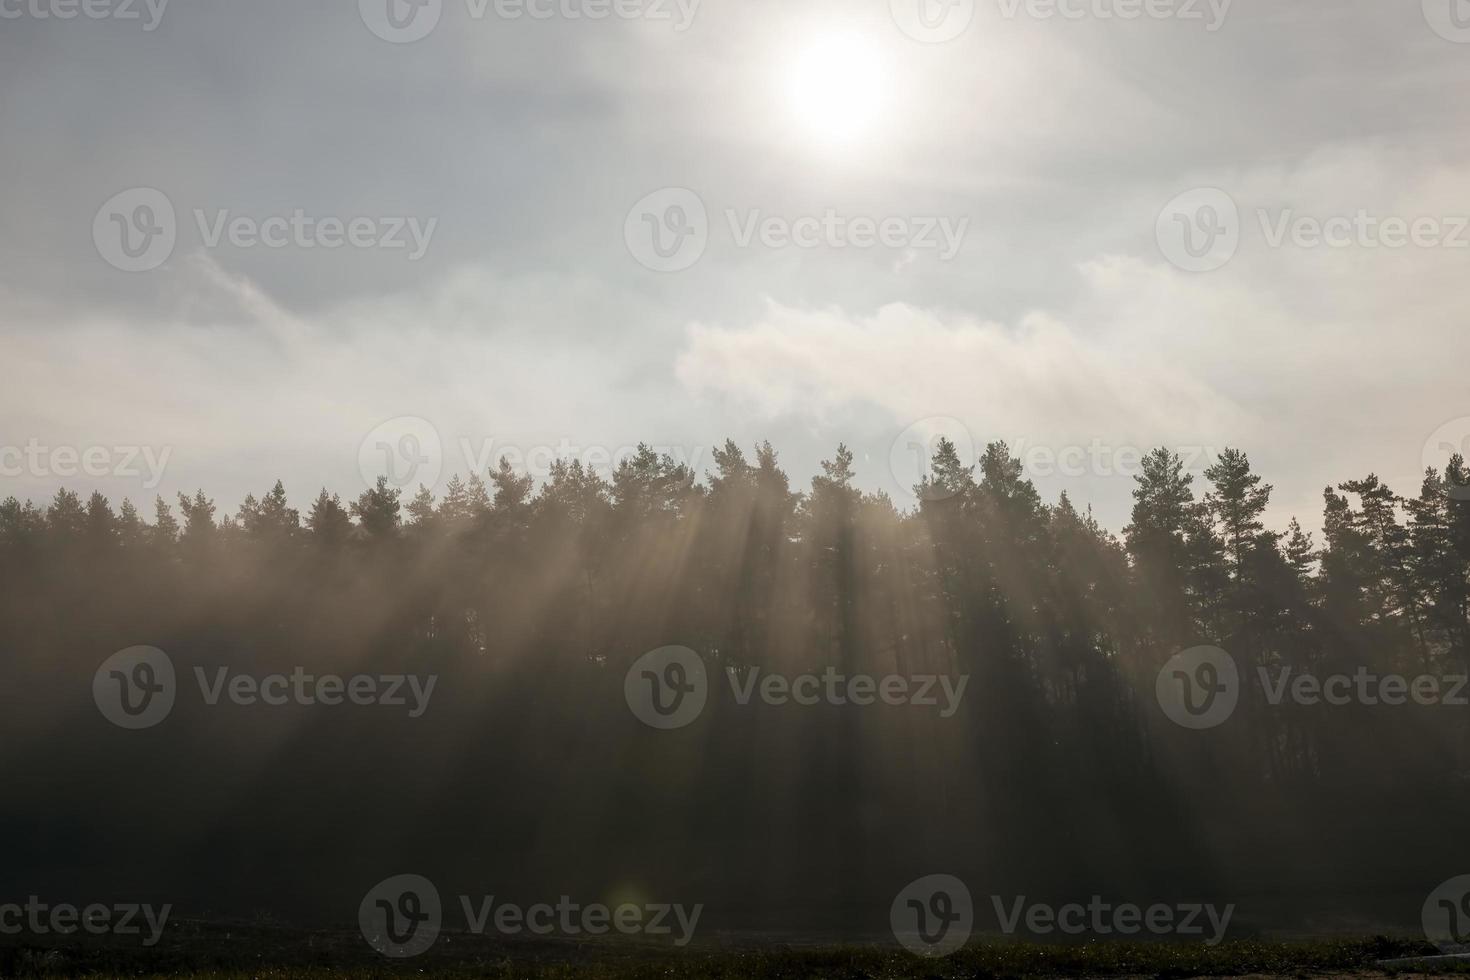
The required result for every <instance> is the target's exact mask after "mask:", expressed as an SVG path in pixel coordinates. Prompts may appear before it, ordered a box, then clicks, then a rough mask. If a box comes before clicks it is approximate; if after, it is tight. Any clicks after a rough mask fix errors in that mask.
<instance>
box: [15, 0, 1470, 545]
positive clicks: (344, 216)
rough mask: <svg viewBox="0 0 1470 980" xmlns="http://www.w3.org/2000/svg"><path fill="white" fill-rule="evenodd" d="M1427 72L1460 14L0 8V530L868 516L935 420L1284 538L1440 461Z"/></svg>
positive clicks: (463, 2) (1455, 419)
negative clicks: (1269, 527) (1260, 495)
mask: <svg viewBox="0 0 1470 980" xmlns="http://www.w3.org/2000/svg"><path fill="white" fill-rule="evenodd" d="M1467 82H1470V2H1466V0H1340V2H1336V3H1333V4H1322V3H1320V2H1304V0H1233V2H1226V0H844V2H842V3H831V4H824V3H816V2H803V0H784V2H779V3H778V2H768V0H738V2H736V0H331V2H308V0H290V2H288V0H252V2H250V3H238V2H237V3H226V2H222V0H172V2H164V0H85V2H83V0H0V173H3V174H4V178H5V179H4V180H3V181H0V350H3V356H4V362H5V364H6V367H7V368H8V370H6V372H5V376H4V378H5V380H4V383H3V384H0V497H4V496H8V495H11V494H14V495H16V496H18V497H20V498H22V499H24V498H26V497H33V498H36V499H37V500H44V499H46V498H49V497H50V496H51V495H52V494H53V493H54V492H55V490H56V488H57V487H58V486H59V485H62V484H65V485H67V486H69V487H72V488H74V489H78V490H81V491H83V492H90V491H91V490H94V489H97V490H101V491H102V492H103V493H105V494H107V495H108V496H109V497H111V498H112V499H113V500H114V501H120V500H121V498H122V497H124V496H127V497H131V498H132V499H133V500H134V501H151V500H152V498H153V496H154V495H155V494H163V495H164V496H165V497H167V498H169V499H172V498H173V496H174V495H175V494H176V493H177V492H179V491H190V492H192V491H193V490H194V489H195V488H202V489H204V491H205V492H206V494H207V495H209V496H211V497H213V498H214V499H215V500H216V502H217V503H218V505H219V508H220V511H221V513H222V514H223V513H231V512H233V511H234V510H235V508H236V507H237V506H238V504H239V502H240V501H241V500H242V499H243V498H244V496H245V494H246V493H249V492H253V493H255V494H257V495H259V494H260V493H261V492H262V491H264V490H267V489H269V487H270V485H271V483H273V482H274V480H275V479H277V478H280V479H282V480H283V481H284V482H285V485H286V487H287V490H288V493H289V494H290V495H291V497H292V500H293V502H294V503H296V504H297V505H298V506H302V507H304V506H305V505H306V504H307V503H308V502H309V499H310V498H311V497H313V496H315V494H316V491H317V490H318V489H319V488H321V487H323V486H325V487H327V488H329V489H331V490H333V491H336V492H339V493H341V494H342V495H343V496H344V497H348V496H355V495H356V494H357V493H358V492H360V491H361V490H362V489H363V487H364V485H365V483H366V482H367V481H369V480H371V479H373V478H374V477H375V476H376V475H377V473H379V472H383V473H386V474H389V475H391V477H392V478H393V479H394V481H395V482H399V483H402V484H404V485H405V486H408V487H410V489H411V488H412V487H413V486H416V485H417V484H418V483H420V482H424V483H428V484H429V485H431V486H436V487H438V488H440V489H442V486H443V484H444V482H445V481H447V480H448V478H449V476H450V475H451V474H453V473H455V472H459V473H461V474H465V473H468V472H469V471H471V470H472V469H476V468H479V469H481V470H483V468H484V466H485V465H488V464H489V463H491V462H493V461H494V460H495V459H497V458H498V457H499V456H500V455H501V454H502V453H506V454H507V455H508V456H509V458H511V459H512V462H513V463H516V464H517V465H518V466H520V467H521V468H524V469H528V470H529V471H531V472H532V473H533V475H537V474H540V473H544V472H545V469H546V466H547V464H548V463H549V460H550V458H551V457H552V456H553V455H560V456H571V457H575V458H581V459H583V460H584V461H586V462H588V463H589V464H590V465H594V466H605V465H606V461H607V460H610V459H614V458H616V457H617V456H618V455H620V454H625V453H626V452H628V451H629V450H630V449H631V447H633V446H634V445H636V444H637V443H638V442H640V441H642V442H647V443H649V444H651V445H654V446H655V447H658V448H660V449H661V450H664V451H667V452H669V453H670V454H671V455H673V456H675V457H676V458H678V459H680V460H682V461H685V462H688V463H690V464H691V465H692V466H694V467H695V469H696V470H700V471H703V470H706V469H707V468H708V467H709V466H710V465H711V458H710V447H711V446H712V445H718V444H721V443H723V441H724V440H725V439H726V438H731V439H734V440H735V441H736V442H737V443H739V444H740V445H742V446H744V447H746V449H747V452H750V451H751V450H752V448H753V446H754V445H755V444H756V443H757V442H758V441H760V440H767V439H768V440H770V441H771V442H772V443H773V444H774V445H775V447H776V448H777V449H778V450H779V451H780V453H781V461H782V463H783V465H784V466H785V468H786V469H787V471H788V472H789V473H790V474H791V476H792V478H793V483H794V484H795V485H796V486H798V487H799V488H805V487H806V485H807V483H808V481H809V480H810V477H811V476H812V475H813V474H814V473H816V472H817V471H818V465H819V461H820V460H822V459H825V458H830V457H831V456H832V455H833V452H834V450H835V448H836V446H837V444H838V443H839V442H844V443H846V444H847V445H848V446H849V447H851V448H852V450H853V452H854V453H855V455H856V468H857V471H858V482H859V483H860V484H861V485H862V486H863V487H864V488H865V489H869V490H880V489H881V490H884V491H886V492H888V493H889V494H890V495H891V496H892V497H893V498H894V502H895V504H896V505H898V506H899V507H901V508H902V507H909V506H912V505H913V503H914V498H913V496H912V493H911V489H910V488H911V487H912V485H913V484H914V483H915V482H917V478H918V473H919V470H920V468H921V465H922V461H923V459H924V458H925V453H926V452H928V451H929V447H932V445H933V440H934V438H935V437H936V436H937V435H941V434H943V435H947V436H950V437H952V438H954V439H955V440H956V441H957V443H958V444H959V446H960V448H961V451H962V453H964V454H967V455H970V456H972V457H973V455H974V453H975V452H976V451H977V450H978V449H982V448H983V446H984V445H985V444H986V443H988V442H991V441H993V440H997V439H1004V440H1005V441H1006V442H1007V443H1008V444H1009V445H1010V446H1011V448H1012V450H1013V451H1015V453H1016V454H1017V455H1019V456H1020V457H1021V458H1022V460H1023V464H1024V465H1025V467H1026V469H1027V472H1028V474H1030V475H1031V476H1032V477H1033V479H1034V480H1035V482H1036V483H1037V486H1038V488H1039V489H1040V490H1041V492H1042V495H1043V497H1044V499H1046V500H1048V501H1053V500H1055V499H1056V497H1057V495H1058V494H1059V493H1061V492H1062V491H1066V492H1067V493H1068V494H1069V495H1070V496H1071V498H1072V499H1073V501H1074V502H1075V503H1077V504H1079V505H1085V504H1091V505H1092V506H1093V507H1094V510H1095V512H1096V514H1097V516H1098V518H1099V519H1100V520H1101V521H1102V522H1103V523H1104V524H1105V525H1106V526H1108V527H1110V528H1112V529H1114V530H1120V529H1121V528H1122V527H1123V526H1124V525H1125V524H1126V523H1127V519H1128V511H1129V506H1130V494H1131V490H1132V487H1133V480H1132V474H1133V473H1134V472H1136V470H1137V458H1138V456H1139V455H1140V454H1141V452H1143V451H1146V450H1147V449H1149V448H1151V447H1154V446H1157V445H1166V446H1169V447H1171V448H1174V449H1177V450H1179V451H1180V452H1181V455H1182V456H1183V457H1184V458H1185V461H1186V463H1187V464H1188V465H1189V466H1190V468H1191V469H1192V470H1194V471H1195V472H1196V473H1199V472H1200V471H1202V470H1203V468H1204V466H1206V465H1207V464H1208V462H1209V461H1210V459H1211V457H1212V455H1213V453H1214V452H1217V451H1218V450H1219V449H1221V448H1223V447H1226V446H1236V447H1239V448H1242V449H1244V450H1245V451H1246V452H1247V453H1249V455H1250V457H1251V460H1252V462H1253V463H1254V465H1255V468H1256V469H1257V471H1258V472H1260V473H1262V474H1263V475H1264V476H1265V477H1266V479H1267V480H1268V481H1269V482H1271V483H1272V484H1273V485H1274V486H1275V493H1274V496H1273V504H1272V508H1271V511H1270V514H1269V516H1270V519H1271V521H1272V523H1273V524H1274V525H1275V526H1277V527H1278V528H1281V527H1284V526H1285V523H1286V521H1287V520H1288V519H1289V518H1290V517H1291V516H1292V515H1297V516H1299V517H1300V518H1301V519H1302V521H1303V523H1304V524H1305V525H1307V526H1309V527H1310V526H1315V525H1317V524H1319V523H1320V512H1321V493H1322V489H1323V487H1324V486H1326V485H1328V484H1335V483H1337V482H1339V481H1342V480H1347V479H1352V478H1356V477H1360V476H1363V475H1366V474H1367V473H1369V472H1376V473H1378V474H1379V475H1380V476H1381V477H1383V478H1384V479H1385V480H1387V481H1388V482H1389V483H1390V485H1391V486H1393V487H1394V488H1395V489H1396V490H1398V491H1399V492H1401V493H1408V494H1412V493H1414V492H1416V491H1417V487H1418V483H1419V480H1420V478H1421V476H1422V473H1423V469H1424V467H1425V465H1426V464H1442V463H1443V461H1444V460H1445V459H1446V458H1447V456H1448V453H1449V451H1450V447H1464V446H1466V445H1467V440H1470V379H1467V372H1466V365H1467V364H1470V357H1467V354H1470V331H1467V329H1466V324H1465V320H1464V318H1463V297H1464V296H1465V295H1466V294H1465V283H1466V271H1467V268H1470V228H1467V217H1470V194H1467V189H1470V162H1467V161H1470V154H1467V152H1466V150H1467V143H1470V126H1467V125H1466V123H1467V116H1470V104H1467V103H1466V100H1465V99H1464V98H1463V95H1464V93H1465V91H1466V83H1467ZM1202 481H1203V478H1202V477H1199V478H1197V483H1202ZM1201 489H1202V488H1201ZM145 511H151V508H145Z"/></svg>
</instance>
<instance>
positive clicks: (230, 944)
mask: <svg viewBox="0 0 1470 980" xmlns="http://www.w3.org/2000/svg"><path fill="white" fill-rule="evenodd" d="M1434 952H1435V951H1434V950H1433V948H1432V947H1430V946H1429V945H1428V944H1426V943H1424V942H1422V941H1416V940H1412V939H1390V938H1385V937H1381V936H1380V937H1374V938H1358V939H1332V940H1314V941H1300V942H1265V941H1235V942H1229V941H1227V942H1224V943H1221V944H1220V945H1218V946H1205V945H1203V944H1196V943H1164V942H1155V943H1120V942H1092V943H1075V944H1069V945H1043V944H1037V943H1028V942H1019V941H1012V940H990V939H986V938H982V937H976V938H975V939H972V940H971V942H970V944H969V945H968V946H966V947H965V948H964V949H962V950H960V951H959V952H957V953H955V954H954V955H952V956H949V957H945V958H943V959H937V960H926V959H922V958H920V957H917V956H914V955H912V954H910V953H908V952H905V951H904V950H902V949H900V948H898V947H897V946H883V945H853V946H814V947H808V946H797V945H791V944H784V943H773V944H766V945H763V944H757V943H755V942H753V941H748V940H742V941H741V942H739V943H719V942H709V941H706V942H700V943H696V944H693V945H691V946H689V947H688V948H686V949H678V948H675V947H673V946H671V945H668V944H663V943H649V942H636V941H627V940H596V941H589V940H576V941H573V940H565V939H561V940H558V939H536V940H521V941H511V940H507V939H504V938H500V937H495V938H487V937H483V936H476V935H467V934H463V933H453V932H445V933H441V935H440V936H439V939H438V941H437V942H436V943H435V944H434V946H433V947H432V948H431V949H430V950H429V951H427V952H425V953H424V954H422V955H420V956H416V957H413V958H411V959H403V960H390V959H386V958H384V957H381V956H379V955H378V954H376V953H374V952H373V951H372V950H371V949H369V948H367V946H366V944H365V943H364V942H363V940H362V938H361V937H360V936H359V935H358V934H357V933H356V932H355V931H352V930H317V931H303V930H297V929H287V928H282V927H277V926H270V925H246V924H224V923H203V922H197V921H182V922H178V923H175V924H173V925H171V926H170V929H169V935H167V936H166V937H165V939H164V940H163V941H162V942H160V943H159V944H158V945H157V946H154V947H152V948H144V947H142V946H140V945H139V944H138V943H137V942H136V941H133V942H129V943H123V942H121V941H119V940H106V939H97V938H93V937H88V938H86V939H76V938H73V937H59V936H58V937H49V936H47V937H36V936H0V975H4V976H22V977H26V976H35V977H45V976H57V977H60V976H73V977H78V976H93V977H195V978H206V977H207V978H219V980H227V978H228V980H237V978H239V980H243V978H271V980H274V978H281V980H285V978H293V977H302V978H323V980H325V978H338V977H340V978H346V977H352V978H374V977H382V978H390V977H408V976H419V977H430V978H432V977H445V978H459V977H490V978H506V980H509V978H517V980H520V978H526V980H542V978H544V980H576V978H588V980H623V978H644V977H664V978H669V980H679V978H685V977H688V978H694V980H716V978H719V980H740V978H747V977H782V978H791V980H807V978H815V980H826V978H832V980H839V978H840V980H861V978H951V977H953V978H959V977H985V978H1003V977H1093V976H1097V977H1102V976H1106V977H1144V976H1147V977H1169V978H1185V977H1194V976H1251V977H1268V976H1270V977H1325V976H1397V977H1409V976H1416V975H1424V974H1430V973H1435V974H1438V973H1456V972H1463V973H1470V963H1467V962H1464V961H1460V962H1448V963H1444V962H1442V963H1436V964H1419V963H1415V964H1410V965H1405V966H1402V967H1384V966H1381V965H1379V961H1381V960H1384V959H1389V958H1395V957H1414V956H1420V955H1429V954H1433V953H1434Z"/></svg>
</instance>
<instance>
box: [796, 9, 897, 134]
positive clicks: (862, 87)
mask: <svg viewBox="0 0 1470 980" xmlns="http://www.w3.org/2000/svg"><path fill="white" fill-rule="evenodd" d="M784 86H785V87H784V91H785V97H786V102H787V106H788V108H789V110H790V114H791V118H792V122H793V124H794V125H795V126H796V127H797V129H798V131H799V132H800V133H801V134H802V135H803V136H804V137H805V138H807V139H808V140H810V141H811V142H813V143H816V144H818V145H821V146H826V147H833V148H844V147H848V148H850V147H852V146H854V145H856V144H858V143H860V142H862V141H863V140H864V139H866V138H870V137H871V136H872V135H873V133H874V130H875V129H876V128H877V124H878V121H879V119H880V118H881V117H882V114H883V108H884V103H885V101H886V96H887V70H886V66H885V64H884V61H883V58H882V54H881V51H880V49H879V48H878V46H877V45H876V44H873V43H872V42H871V41H868V40H867V39H865V38H863V37H861V36H859V35H856V34H834V35H830V36H827V37H823V38H820V39H818V40H816V41H814V42H812V43H810V44H808V45H806V46H805V47H803V48H801V49H799V50H798V51H797V52H796V54H795V56H794V57H793V58H792V61H791V64H790V67H789V68H788V70H787V73H786V77H785V79H784Z"/></svg>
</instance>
